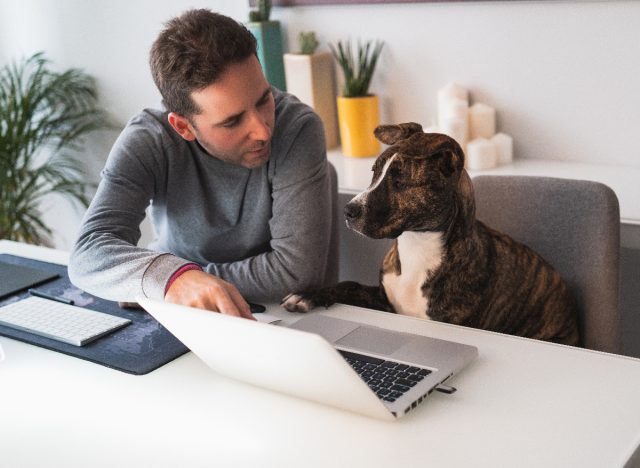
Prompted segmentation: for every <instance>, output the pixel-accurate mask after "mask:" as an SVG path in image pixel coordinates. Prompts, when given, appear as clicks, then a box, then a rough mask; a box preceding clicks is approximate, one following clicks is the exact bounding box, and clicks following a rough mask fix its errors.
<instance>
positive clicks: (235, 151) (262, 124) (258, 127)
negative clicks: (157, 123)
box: [169, 55, 275, 169]
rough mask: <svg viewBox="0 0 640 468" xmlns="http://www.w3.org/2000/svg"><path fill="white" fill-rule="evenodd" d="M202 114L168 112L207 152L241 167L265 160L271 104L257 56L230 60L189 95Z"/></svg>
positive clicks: (270, 132) (272, 118) (175, 125)
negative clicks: (216, 75)
mask: <svg viewBox="0 0 640 468" xmlns="http://www.w3.org/2000/svg"><path fill="white" fill-rule="evenodd" d="M191 98H192V99H193V101H194V102H195V103H196V105H197V106H198V107H199V108H200V110H201V112H200V113H199V114H197V115H194V116H192V117H191V119H189V120H187V119H186V118H184V117H182V116H180V115H178V114H175V113H173V112H172V113H170V114H169V123H171V125H172V126H173V128H174V129H175V130H176V131H177V132H178V133H179V134H180V135H181V136H182V137H183V138H184V139H185V140H188V141H193V140H197V141H198V142H199V143H200V145H202V147H203V148H204V149H205V150H206V151H207V152H208V153H209V154H211V155H212V156H214V157H216V158H218V159H220V160H222V161H226V162H229V163H232V164H237V165H239V166H243V167H246V168H249V169H250V168H254V167H259V166H262V165H263V164H265V163H266V162H267V161H268V160H269V155H270V154H271V136H272V135H273V126H274V122H275V102H274V99H273V94H272V93H271V87H270V85H269V83H267V80H266V79H265V78H264V75H263V73H262V68H261V66H260V62H259V61H258V59H257V57H255V56H254V55H251V56H250V57H249V58H247V59H246V60H244V61H243V62H239V63H235V64H232V65H230V66H229V67H228V69H227V70H226V71H225V72H224V73H223V74H222V76H221V77H220V78H219V79H218V80H217V81H216V82H215V83H213V84H211V85H209V86H207V87H206V88H204V89H202V90H199V91H194V92H192V93H191Z"/></svg>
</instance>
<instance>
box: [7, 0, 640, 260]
mask: <svg viewBox="0 0 640 468" xmlns="http://www.w3.org/2000/svg"><path fill="white" fill-rule="evenodd" d="M189 7H205V8H212V9H214V10H217V11H220V12H222V13H225V14H228V15H230V16H233V17H234V18H236V19H238V20H242V21H244V20H245V19H246V17H247V12H248V9H249V7H248V0H223V1H202V0H197V1H196V0H192V1H191V2H189V3H186V2H185V3H179V2H169V1H168V0H134V1H131V0H126V1H125V0H110V1H108V2H106V1H100V2H88V1H85V0H56V1H50V0H21V1H20V2H11V1H10V0H0V59H3V58H5V59H6V58H13V57H18V56H20V55H22V54H29V53H31V52H34V51H36V50H45V51H46V52H47V54H48V56H49V57H50V58H52V59H53V60H54V61H55V65H56V66H59V67H70V66H75V67H81V68H84V69H85V70H86V71H87V72H89V73H91V74H93V75H94V76H95V77H96V78H97V79H98V82H99V87H100V92H101V95H102V101H103V103H104V105H105V106H106V107H107V109H108V110H109V111H110V112H111V114H112V115H113V116H114V117H115V118H116V119H117V121H118V122H120V123H121V124H124V123H125V122H126V120H127V119H128V118H129V117H130V116H131V115H133V114H135V113H137V112H138V111H139V110H140V109H142V108H143V107H148V106H155V105H157V103H158V102H159V95H158V93H157V91H156V90H155V88H154V85H153V82H152V80H151V77H150V74H149V71H148V66H147V53H148V50H149V47H150V45H151V43H152V41H153V39H154V38H155V36H156V34H157V32H158V31H159V29H160V28H161V27H162V23H163V22H164V21H166V20H167V19H169V18H170V17H172V16H174V15H176V14H179V13H180V12H182V11H183V10H185V9H187V8H189ZM273 16H274V17H275V18H276V19H280V20H281V21H282V22H283V25H284V28H285V31H286V35H287V37H288V39H289V42H290V43H291V44H293V49H295V48H296V47H295V44H294V38H295V36H296V35H297V33H298V32H299V31H301V30H314V31H316V33H317V35H318V37H319V39H320V40H321V47H322V48H325V49H326V43H327V42H328V41H336V40H338V39H346V38H349V37H352V38H354V39H357V38H363V39H382V40H384V41H385V44H386V45H385V49H384V52H383V55H382V58H381V63H380V66H379V70H378V72H377V75H376V77H375V79H374V82H373V85H372V91H373V92H376V93H377V94H379V95H380V96H381V98H382V103H383V106H382V117H383V120H384V121H385V122H399V121H408V120H413V121H418V122H421V123H423V124H425V125H426V124H429V122H430V120H431V119H433V118H434V117H435V114H436V112H435V105H436V91H437V90H438V88H440V87H442V86H443V85H444V84H446V83H447V82H450V81H455V82H457V83H459V84H461V85H463V86H466V87H468V88H469V89H470V90H471V93H472V99H474V100H478V101H483V102H486V103H487V104H490V105H492V106H494V107H496V108H497V110H498V125H499V129H500V130H501V131H505V132H507V133H510V134H511V135H513V137H514V139H515V151H516V157H526V158H553V159H566V160H580V161H593V162H602V163H611V164H617V165H621V166H624V165H630V166H636V167H639V166H640V157H639V156H640V145H638V144H637V141H638V139H637V137H636V135H637V129H638V128H640V111H639V108H640V107H639V106H640V85H639V83H640V2H635V1H571V2H569V1H550V0H547V1H536V2H533V1H531V2H520V1H500V2H482V1H476V2H459V3H458V2H445V3H423V4H393V5H375V6H364V5H348V6H320V7H295V8H275V9H274V14H273ZM113 138H114V136H113V135H107V136H103V137H101V138H100V140H101V141H98V142H97V144H94V145H92V146H91V147H90V148H88V151H87V158H88V160H90V161H91V162H90V164H89V167H90V170H91V171H92V172H93V173H94V177H96V176H95V174H97V171H98V170H99V168H100V167H101V166H102V164H103V162H104V158H105V157H106V154H107V152H108V147H109V146H110V144H111V142H112V140H113ZM620 170H621V171H622V170H624V168H623V167H621V169H620ZM56 206H58V207H57V208H56V210H57V211H56V214H55V216H53V214H49V215H48V217H47V219H48V220H50V221H51V223H52V224H53V225H54V226H55V227H56V230H57V233H58V234H57V237H56V244H57V245H58V246H60V247H63V248H68V247H69V246H70V243H71V242H72V240H73V237H74V235H75V230H76V229H77V223H78V220H79V214H78V213H75V212H74V211H73V210H70V209H68V208H66V207H65V205H64V204H62V205H60V204H57V205H56ZM58 211H59V212H60V213H59V212H58Z"/></svg>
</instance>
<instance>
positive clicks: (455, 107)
mask: <svg viewBox="0 0 640 468" xmlns="http://www.w3.org/2000/svg"><path fill="white" fill-rule="evenodd" d="M452 125H453V126H454V127H455V130H454V131H455V133H456V136H454V135H450V133H448V131H449V130H450V129H451V127H452ZM438 126H439V127H440V128H445V129H448V131H445V132H444V133H446V134H447V135H450V136H452V137H453V138H455V139H456V140H457V141H458V143H460V144H461V145H463V144H465V143H466V142H467V138H468V137H469V104H468V103H467V101H465V100H463V99H458V98H454V99H451V100H449V101H446V103H445V104H443V108H442V109H439V112H438ZM457 136H459V137H460V138H457Z"/></svg>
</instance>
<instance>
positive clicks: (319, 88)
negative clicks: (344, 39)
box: [284, 31, 338, 148]
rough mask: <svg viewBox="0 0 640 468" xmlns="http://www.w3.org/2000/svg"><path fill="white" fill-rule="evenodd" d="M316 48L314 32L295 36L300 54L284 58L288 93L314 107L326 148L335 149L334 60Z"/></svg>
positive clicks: (336, 133) (336, 136)
mask: <svg viewBox="0 0 640 468" xmlns="http://www.w3.org/2000/svg"><path fill="white" fill-rule="evenodd" d="M318 45H319V44H318V40H317V39H316V35H315V33H314V32H313V31H311V32H300V33H299V34H298V46H299V49H300V53H297V54H285V55H284V71H285V76H286V79H287V91H289V92H290V93H292V94H294V95H295V96H297V97H298V99H300V100H301V101H302V102H304V103H305V104H308V105H310V106H311V107H313V109H314V110H315V111H316V113H317V114H318V115H319V116H320V119H321V120H322V123H323V124H324V133H325V141H326V145H327V148H334V147H336V146H337V145H338V124H337V120H336V80H335V70H334V67H333V57H332V55H331V53H330V52H316V49H317V48H318Z"/></svg>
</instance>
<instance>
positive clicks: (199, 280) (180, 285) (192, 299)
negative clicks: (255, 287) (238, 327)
mask: <svg viewBox="0 0 640 468" xmlns="http://www.w3.org/2000/svg"><path fill="white" fill-rule="evenodd" d="M164 300H165V301H167V302H173V303H174V304H182V305H186V306H190V307H198V308H200V309H207V310H212V311H214V312H220V313H223V314H227V315H235V316H237V317H244V318H248V319H251V320H255V319H254V318H253V315H251V310H250V309H249V304H247V301H245V300H244V298H243V297H242V296H241V295H240V292H239V291H238V290H237V289H236V287H235V286H234V285H233V284H231V283H228V282H226V281H224V280H222V279H220V278H218V277H217V276H214V275H211V274H209V273H206V272H204V271H200V270H189V271H185V272H184V273H182V274H181V275H180V276H178V277H177V278H176V279H175V280H174V282H173V283H172V284H171V286H170V287H169V290H168V291H167V293H166V294H165V296H164Z"/></svg>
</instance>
